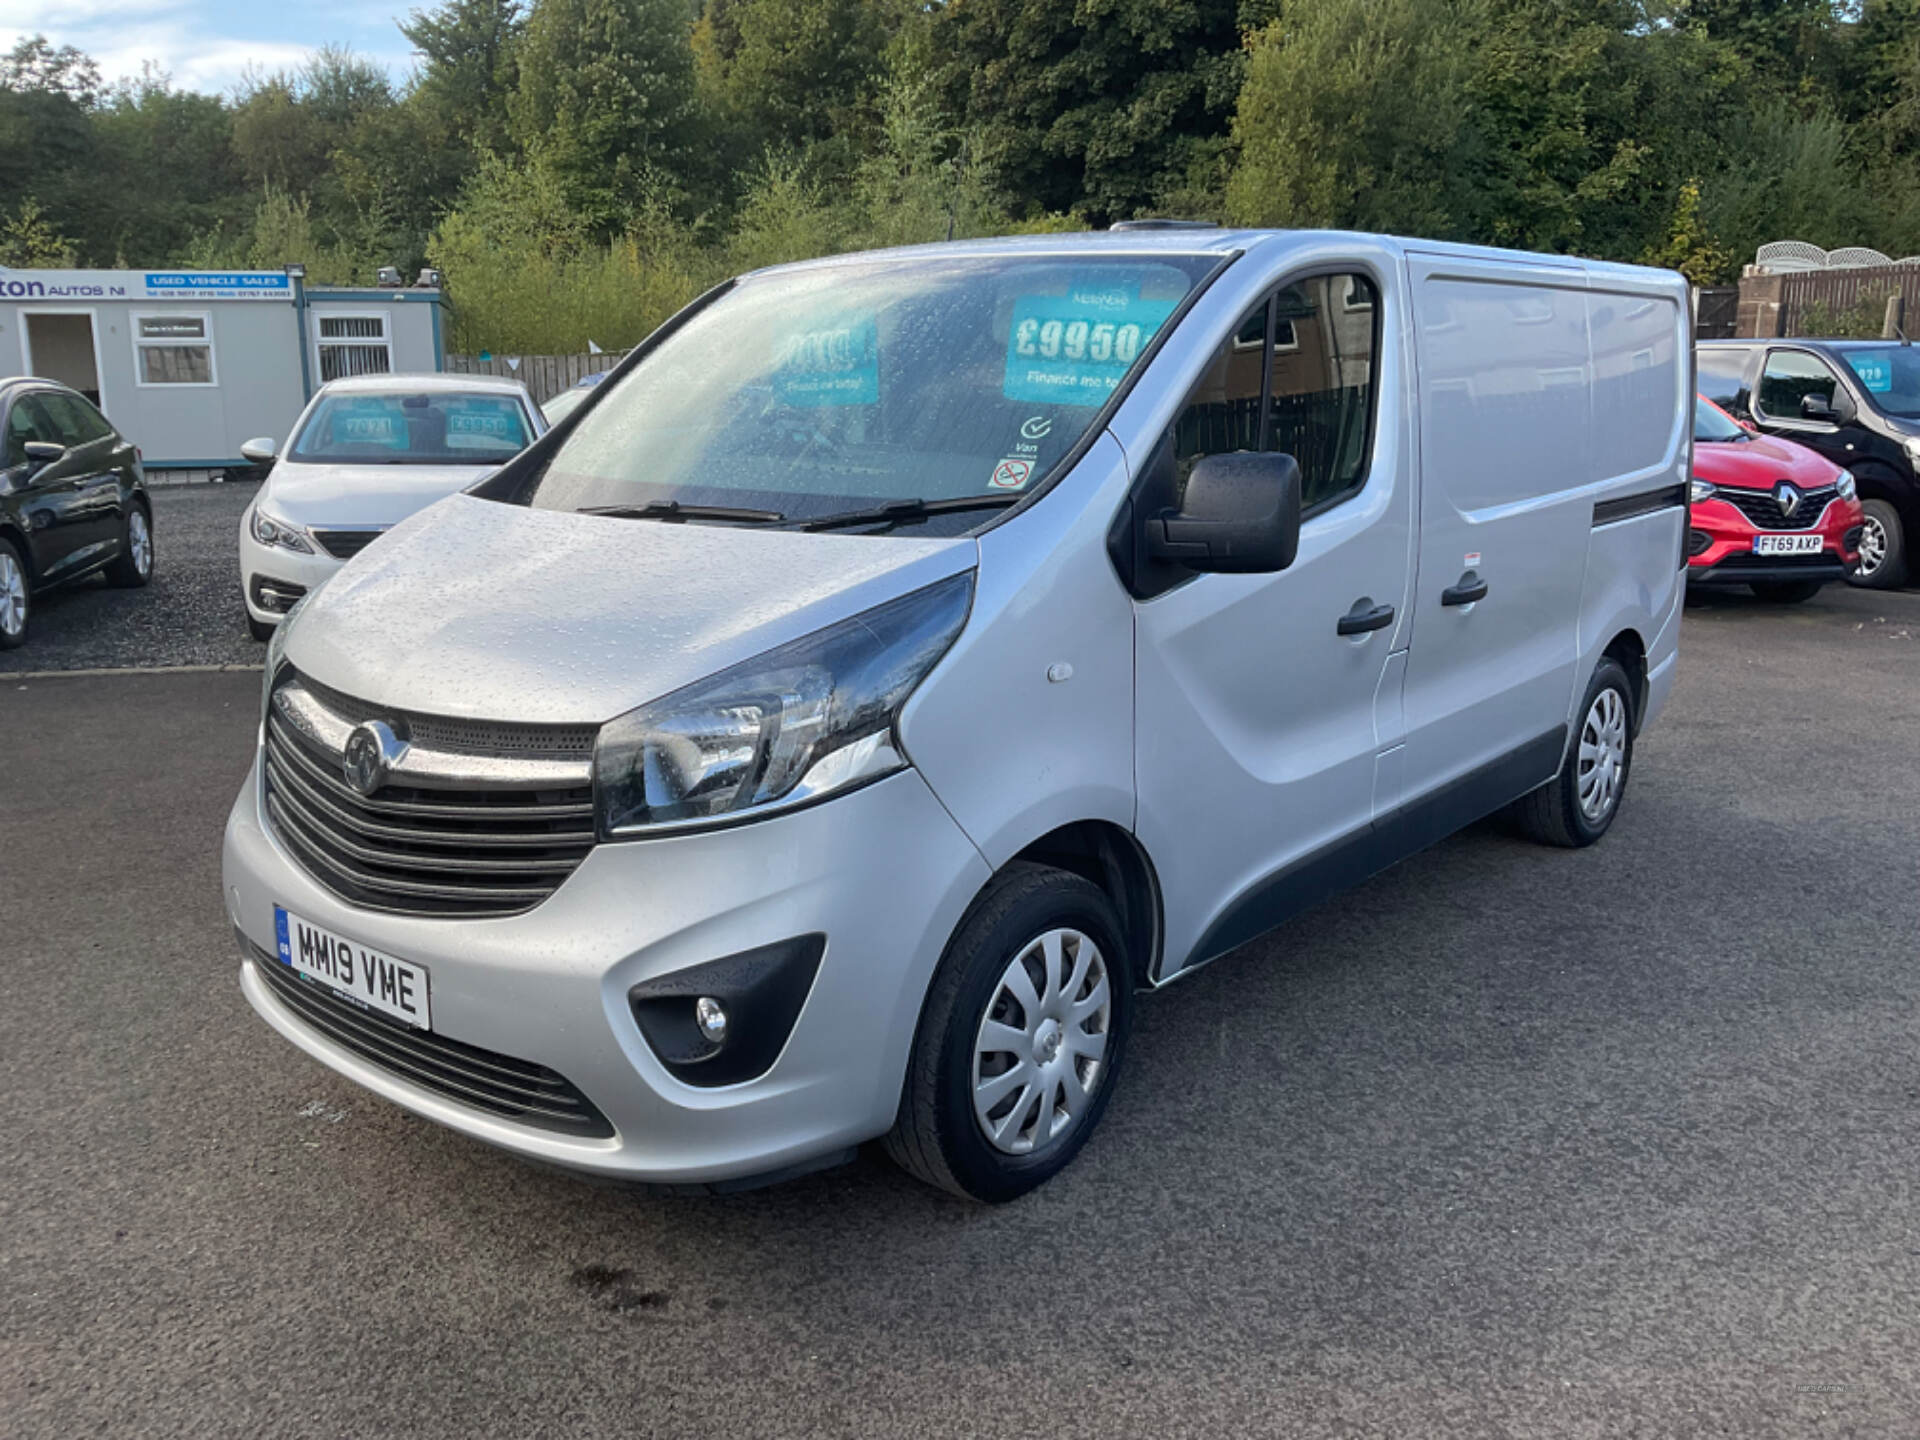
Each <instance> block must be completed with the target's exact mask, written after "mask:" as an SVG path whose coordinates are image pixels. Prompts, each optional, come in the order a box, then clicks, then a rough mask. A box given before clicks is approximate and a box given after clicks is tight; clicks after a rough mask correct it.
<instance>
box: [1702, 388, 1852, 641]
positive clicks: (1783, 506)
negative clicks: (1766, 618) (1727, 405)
mask: <svg viewBox="0 0 1920 1440" xmlns="http://www.w3.org/2000/svg"><path fill="white" fill-rule="evenodd" d="M1690 498H1691V500H1692V502H1693V515H1692V522H1691V524H1692V528H1691V529H1690V530H1689V531H1688V532H1687V557H1688V558H1687V584H1688V586H1689V587H1692V586H1702V585H1747V586H1751V587H1752V589H1753V593H1754V594H1756V595H1758V596H1759V597H1760V598H1761V599H1762V600H1772V601H1776V602H1778V603H1779V604H1782V605H1792V604H1797V603H1798V602H1800V601H1802V600H1807V599H1810V598H1812V596H1813V595H1814V594H1815V593H1816V592H1818V590H1819V589H1820V587H1821V586H1822V585H1825V584H1828V583H1830V582H1831V581H1834V580H1844V579H1845V578H1846V577H1847V574H1848V572H1849V571H1851V570H1852V569H1854V567H1856V566H1857V565H1858V564H1859V563H1860V524H1861V511H1860V500H1859V497H1858V496H1857V495H1856V493H1855V491H1854V486H1853V476H1852V475H1851V474H1849V473H1848V472H1847V471H1845V470H1842V469H1839V468H1838V467H1836V466H1835V465H1834V463H1833V462H1832V461H1831V460H1825V459H1822V458H1821V457H1820V456H1818V455H1816V454H1814V453H1813V451H1811V450H1809V449H1807V448H1806V447H1805V446H1802V445H1795V444H1794V443H1793V442H1792V441H1791V440H1782V439H1780V438H1778V437H1777V436H1773V435H1756V434H1754V433H1753V432H1752V431H1750V430H1747V429H1745V428H1744V427H1743V426H1741V425H1740V424H1739V423H1738V422H1737V421H1735V420H1734V419H1733V418H1732V417H1731V416H1730V415H1728V414H1727V413H1726V411H1724V410H1722V409H1721V408H1720V407H1719V406H1717V405H1715V404H1714V403H1713V402H1712V401H1711V400H1708V399H1707V398H1706V397H1705V396H1698V397H1696V398H1695V400H1694V407H1693V487H1692V492H1691V496H1690Z"/></svg>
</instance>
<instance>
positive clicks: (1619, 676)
mask: <svg viewBox="0 0 1920 1440" xmlns="http://www.w3.org/2000/svg"><path fill="white" fill-rule="evenodd" d="M1578 713H1579V717H1580V718H1579V719H1578V721H1577V722H1576V726H1577V728H1576V730H1575V733H1574V737H1573V744H1572V745H1571V746H1570V747H1569V748H1568V750H1567V759H1566V763H1565V764H1563V765H1562V766H1561V767H1560V773H1559V774H1558V775H1556V776H1554V777H1553V779H1551V780H1549V781H1548V782H1547V783H1546V784H1544V785H1542V786H1541V787H1540V788H1539V789H1538V790H1535V791H1533V792H1532V793H1531V794H1527V795H1523V796H1521V797H1520V799H1518V800H1516V801H1514V802H1513V807H1512V809H1511V810H1510V811H1509V812H1508V813H1509V814H1510V815H1511V816H1512V818H1513V821H1514V823H1515V824H1516V825H1517V826H1518V827H1519V829H1520V832H1521V833H1522V834H1523V835H1525V836H1526V837H1527V838H1528V839H1530V840H1537V841H1539V842H1540V843H1541V844H1542V845H1560V846H1564V847H1566V848H1568V849H1577V848H1579V847H1580V846H1583V845H1591V844H1593V842H1594V841H1596V840H1598V839H1599V838H1600V837H1601V836H1602V835H1604V834H1606V833H1607V829H1608V827H1609V826H1611V825H1612V824H1613V817H1614V816H1616V815H1618V814H1619V813H1620V800H1621V797H1623V796H1624V795H1625V794H1626V792H1627V774H1628V772H1629V771H1630V770H1631V769H1632V767H1633V682H1632V681H1631V680H1630V679H1628V678H1627V672H1626V671H1625V670H1624V669H1623V668H1622V667H1621V665H1620V663H1619V662H1618V661H1617V660H1614V659H1612V658H1610V657H1609V658H1608V659H1605V660H1602V661H1601V662H1600V665H1599V668H1598V669H1596V670H1595V671H1594V672H1593V680H1592V681H1591V682H1590V683H1589V684H1588V686H1587V694H1586V698H1585V699H1584V700H1582V701H1581V702H1580V710H1579V712H1578Z"/></svg>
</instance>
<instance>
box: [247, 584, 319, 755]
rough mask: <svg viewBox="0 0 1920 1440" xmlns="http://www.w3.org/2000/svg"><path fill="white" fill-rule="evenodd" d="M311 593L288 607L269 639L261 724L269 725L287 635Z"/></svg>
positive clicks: (261, 697)
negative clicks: (276, 680)
mask: <svg viewBox="0 0 1920 1440" xmlns="http://www.w3.org/2000/svg"><path fill="white" fill-rule="evenodd" d="M311 598H312V596H311V592H309V594H307V595H302V596H301V597H300V598H299V599H298V600H296V601H294V602H293V604H292V605H291V606H290V607H288V610H287V613H286V614H284V615H282V616H281V617H280V623H279V624H278V625H276V626H274V627H273V634H271V635H269V636H268V637H267V663H266V668H265V670H264V671H263V672H262V673H261V676H260V723H261V725H262V726H264V725H265V724H266V723H267V706H268V705H269V704H270V703H271V702H272V700H273V681H274V677H275V676H276V675H278V674H279V673H280V666H281V665H282V664H283V663H284V662H285V660H286V655H287V634H288V632H290V631H291V630H292V629H293V621H294V617H295V616H297V615H298V614H299V613H300V611H301V609H302V608H303V607H304V606H305V605H306V603H307V601H308V600H309V599H311Z"/></svg>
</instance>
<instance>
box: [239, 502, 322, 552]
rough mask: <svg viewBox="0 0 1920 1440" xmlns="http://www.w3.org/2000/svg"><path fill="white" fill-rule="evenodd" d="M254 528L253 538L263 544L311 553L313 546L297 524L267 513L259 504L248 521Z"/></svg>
mask: <svg viewBox="0 0 1920 1440" xmlns="http://www.w3.org/2000/svg"><path fill="white" fill-rule="evenodd" d="M248 523H249V524H250V525H251V526H252V528H253V538H254V539H256V540H258V541H259V542H260V543H261V544H262V545H277V546H279V547H280V548H281V549H283V550H298V551H299V552H300V553H301V554H302V555H311V554H312V553H313V546H311V545H309V544H308V543H307V537H306V535H305V534H304V533H302V531H301V529H300V527H299V526H297V525H289V524H288V523H287V522H286V521H284V520H280V519H277V518H275V517H274V516H272V515H269V514H267V512H266V511H264V510H262V509H261V508H260V507H259V506H258V505H255V506H254V507H253V519H252V520H251V521H250V522H248Z"/></svg>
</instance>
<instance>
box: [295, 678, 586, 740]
mask: <svg viewBox="0 0 1920 1440" xmlns="http://www.w3.org/2000/svg"><path fill="white" fill-rule="evenodd" d="M300 684H301V686H302V687H303V688H305V689H306V690H307V692H308V693H309V694H311V695H313V696H314V697H315V698H316V699H318V700H319V701H320V702H321V703H322V704H324V705H325V706H326V707H327V709H329V710H331V711H332V712H333V713H334V714H335V715H338V716H339V717H340V718H341V719H342V720H344V721H345V722H346V723H347V724H349V725H358V724H360V723H361V722H362V721H363V720H385V721H386V722H388V723H389V724H392V723H394V722H395V721H399V722H402V723H404V724H405V726H406V728H407V735H408V738H409V739H411V740H412V741H413V743H414V744H416V745H421V746H425V747H426V748H428V749H431V750H453V751H458V752H460V753H463V754H467V755H522V756H536V755H546V756H553V757H555V758H566V757H573V758H577V759H581V760H586V759H589V758H591V756H592V755H593V742H594V738H595V736H597V735H598V733H599V731H598V730H597V729H596V727H594V726H592V725H505V724H500V723H499V722H497V721H491V720H488V721H476V720H449V719H446V718H444V717H442V716H438V715H417V714H415V713H414V712H413V711H411V710H394V709H391V708H389V707H387V706H384V705H370V704H368V703H367V702H366V701H365V700H356V699H354V698H353V697H352V696H351V695H342V694H341V693H340V692H339V691H338V690H335V689H332V688H331V687H329V686H326V685H322V684H320V683H319V682H318V681H317V680H314V679H312V678H310V677H308V676H305V675H303V676H301V677H300Z"/></svg>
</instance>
